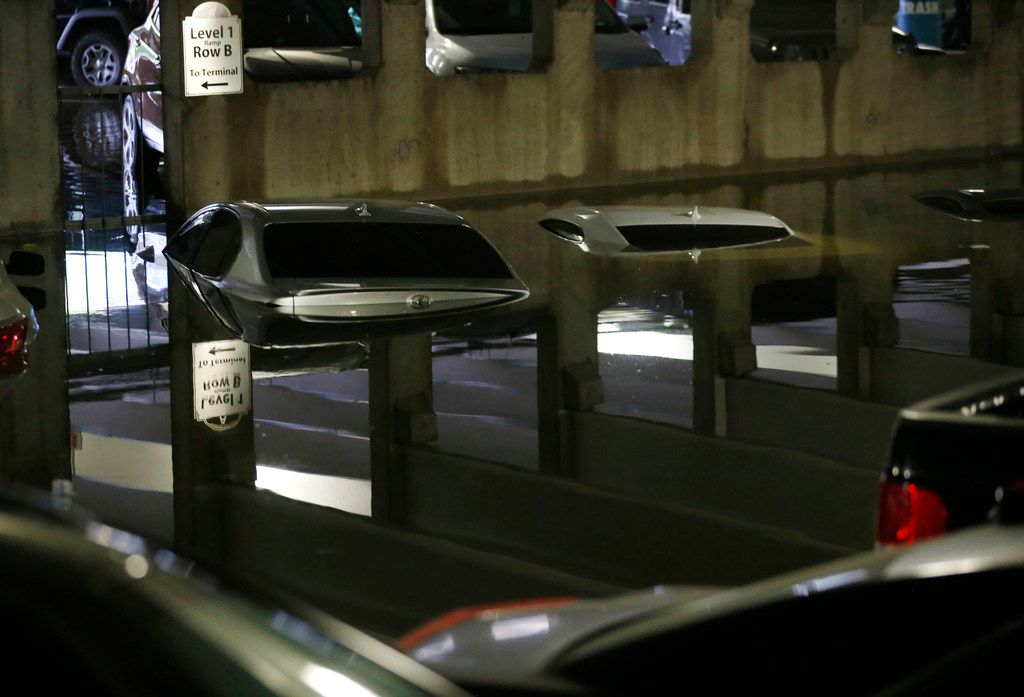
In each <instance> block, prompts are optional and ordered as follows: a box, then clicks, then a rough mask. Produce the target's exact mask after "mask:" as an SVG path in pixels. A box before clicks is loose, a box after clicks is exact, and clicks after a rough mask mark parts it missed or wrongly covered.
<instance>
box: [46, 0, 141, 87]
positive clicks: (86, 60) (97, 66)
mask: <svg viewBox="0 0 1024 697" xmlns="http://www.w3.org/2000/svg"><path fill="white" fill-rule="evenodd" d="M151 4H152V0H56V2H55V17H56V27H57V55H58V56H60V57H61V58H62V59H64V60H68V61H69V62H70V66H69V67H70V69H71V77H72V79H73V80H74V81H75V84H76V85H79V86H81V87H109V86H111V85H116V84H118V83H119V82H120V80H121V69H122V67H123V66H124V59H125V52H126V51H127V42H126V37H127V36H128V33H129V32H130V31H131V30H132V29H133V28H134V27H136V26H138V25H139V24H140V23H142V20H143V19H144V18H145V17H146V13H147V11H148V10H149V6H150V5H151Z"/></svg>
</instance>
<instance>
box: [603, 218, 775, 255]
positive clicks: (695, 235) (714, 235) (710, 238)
mask: <svg viewBox="0 0 1024 697" xmlns="http://www.w3.org/2000/svg"><path fill="white" fill-rule="evenodd" d="M618 230H619V232H621V233H622V236H623V237H625V238H626V241H627V242H629V243H630V244H631V245H632V246H634V247H636V248H637V249H641V250H643V251H645V252H668V251H673V250H681V251H685V250H689V249H716V248H718V247H732V246H735V245H742V244H756V243H759V242H770V241H771V240H781V239H784V238H785V237H788V236H789V232H788V231H787V230H786V228H784V227H766V226H764V225H692V224H691V225H620V226H619V228H618Z"/></svg>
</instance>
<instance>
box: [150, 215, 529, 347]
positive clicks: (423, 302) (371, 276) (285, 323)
mask: <svg viewBox="0 0 1024 697" xmlns="http://www.w3.org/2000/svg"><path fill="white" fill-rule="evenodd" d="M164 255H165V256H166V257H167V260H168V262H169V265H170V266H171V268H173V269H174V271H175V272H176V273H177V274H178V275H179V276H180V277H181V279H182V280H183V281H184V282H185V285H186V286H187V287H188V288H190V289H191V291H192V292H193V294H194V295H195V296H196V297H197V298H198V299H199V300H200V301H201V302H202V303H203V304H205V305H206V307H207V308H208V309H209V310H210V312H212V313H213V314H214V315H215V316H216V317H217V319H219V320H220V321H221V323H222V324H223V325H224V326H225V327H226V328H227V329H228V331H229V332H231V333H232V334H233V335H234V336H236V337H238V338H240V339H243V340H244V341H246V342H248V343H251V344H255V345H257V346H277V347H284V346H307V345H319V344H330V343H338V342H342V341H353V340H360V339H364V338H368V337H370V336H371V335H372V336H377V335H382V334H387V333H391V332H406V331H417V330H420V329H423V328H429V329H431V330H434V329H439V328H442V327H446V326H455V325H459V324H464V323H466V322H468V321H470V318H472V317H475V316H476V315H477V314H478V313H479V312H480V311H483V310H487V309H490V308H494V307H497V306H499V305H505V304H507V303H512V302H515V301H517V300H521V299H523V298H526V297H527V296H528V295H529V291H528V290H527V288H526V286H525V285H523V282H522V281H520V280H519V278H518V276H516V274H515V272H514V271H513V270H512V268H511V267H509V265H508V264H507V263H506V262H505V260H504V259H503V258H502V257H501V255H500V254H499V253H498V251H497V250H496V249H495V248H494V247H493V246H492V245H491V243H490V242H488V241H487V238H485V237H484V236H483V235H482V234H481V233H480V232H479V231H478V230H476V229H474V228H473V227H472V226H470V225H469V224H468V223H467V222H466V221H465V220H464V219H463V218H461V217H460V216H458V215H456V214H455V213H452V212H451V211H449V210H446V209H444V208H441V207H439V206H435V205H432V204H429V203H412V202H402V201H373V200H362V199H331V200H295V201H268V202H253V201H237V202H229V203H215V204H212V205H210V206H207V207H205V208H203V209H202V210H200V211H198V212H196V213H195V214H194V215H193V216H192V217H191V218H189V220H187V221H186V222H185V224H184V225H183V226H182V227H181V229H180V230H178V232H177V233H175V234H174V235H173V236H172V237H171V238H170V239H169V240H168V241H167V246H166V247H165V248H164Z"/></svg>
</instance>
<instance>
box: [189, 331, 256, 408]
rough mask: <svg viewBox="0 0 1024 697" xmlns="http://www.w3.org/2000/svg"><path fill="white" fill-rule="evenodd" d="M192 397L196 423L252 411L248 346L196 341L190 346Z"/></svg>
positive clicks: (234, 343)
mask: <svg viewBox="0 0 1024 697" xmlns="http://www.w3.org/2000/svg"><path fill="white" fill-rule="evenodd" d="M192 393H193V411H194V416H195V419H196V421H209V420H210V419H215V418H218V417H219V418H221V420H222V421H223V419H224V417H227V416H234V415H238V414H245V413H246V412H248V411H249V410H250V409H251V408H252V402H251V399H250V398H251V396H252V370H251V369H250V367H249V344H247V343H245V342H244V341H199V342H196V343H193V344H192Z"/></svg>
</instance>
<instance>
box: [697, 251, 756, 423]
mask: <svg viewBox="0 0 1024 697" xmlns="http://www.w3.org/2000/svg"><path fill="white" fill-rule="evenodd" d="M748 271H749V270H748V268H747V266H746V265H745V264H743V263H739V264H732V265H727V266H726V265H721V266H719V267H717V268H714V269H713V277H708V278H705V279H704V281H703V282H702V283H701V284H700V287H701V290H700V291H699V292H698V296H697V298H696V299H695V308H694V315H693V430H694V431H696V432H698V433H704V434H708V435H712V434H713V435H725V432H726V406H727V405H726V402H725V383H724V379H725V378H731V377H740V376H743V375H746V374H747V373H749V372H750V371H752V370H754V369H755V368H757V354H756V347H755V346H754V342H753V339H752V335H751V322H752V320H751V312H750V297H751V292H752V284H751V281H750V277H749V273H748Z"/></svg>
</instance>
